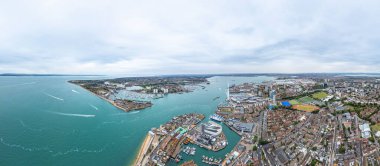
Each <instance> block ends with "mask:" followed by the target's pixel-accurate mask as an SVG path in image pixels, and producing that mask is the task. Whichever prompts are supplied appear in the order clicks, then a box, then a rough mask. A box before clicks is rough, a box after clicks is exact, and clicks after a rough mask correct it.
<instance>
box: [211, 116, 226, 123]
mask: <svg viewBox="0 0 380 166" xmlns="http://www.w3.org/2000/svg"><path fill="white" fill-rule="evenodd" d="M210 119H211V120H214V121H217V122H222V121H224V118H223V117H222V116H220V115H218V114H213V115H211V116H210Z"/></svg>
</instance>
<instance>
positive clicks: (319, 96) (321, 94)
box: [312, 92, 328, 100]
mask: <svg viewBox="0 0 380 166" xmlns="http://www.w3.org/2000/svg"><path fill="white" fill-rule="evenodd" d="M312 96H313V98H314V99H318V100H322V99H324V98H326V97H327V96H328V94H327V93H326V92H317V93H314V94H313V95H312Z"/></svg>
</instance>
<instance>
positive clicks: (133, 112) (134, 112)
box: [111, 111, 140, 116]
mask: <svg viewBox="0 0 380 166" xmlns="http://www.w3.org/2000/svg"><path fill="white" fill-rule="evenodd" d="M139 112H140V111H131V112H128V113H127V112H123V113H116V114H111V116H119V115H129V114H137V113H139Z"/></svg>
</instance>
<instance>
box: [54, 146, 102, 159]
mask: <svg viewBox="0 0 380 166" xmlns="http://www.w3.org/2000/svg"><path fill="white" fill-rule="evenodd" d="M106 148H107V145H106V146H104V147H103V148H101V149H98V150H89V149H80V148H71V149H70V150H68V151H66V152H58V153H55V154H53V156H54V157H56V156H62V155H67V154H69V153H101V152H103V151H104V150H105V149H106Z"/></svg>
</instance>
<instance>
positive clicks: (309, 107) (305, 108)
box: [293, 104, 319, 112]
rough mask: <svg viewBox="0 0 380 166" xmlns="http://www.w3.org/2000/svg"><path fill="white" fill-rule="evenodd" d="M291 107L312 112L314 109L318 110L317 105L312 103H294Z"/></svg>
mask: <svg viewBox="0 0 380 166" xmlns="http://www.w3.org/2000/svg"><path fill="white" fill-rule="evenodd" d="M293 109H296V110H300V111H306V112H313V111H315V110H318V109H319V107H317V106H314V105H308V104H301V105H294V106H293Z"/></svg>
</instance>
